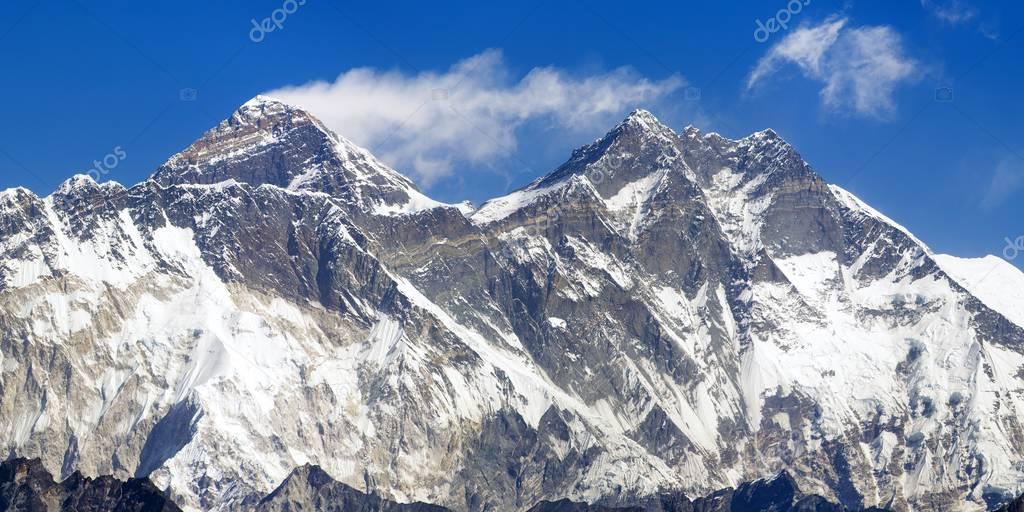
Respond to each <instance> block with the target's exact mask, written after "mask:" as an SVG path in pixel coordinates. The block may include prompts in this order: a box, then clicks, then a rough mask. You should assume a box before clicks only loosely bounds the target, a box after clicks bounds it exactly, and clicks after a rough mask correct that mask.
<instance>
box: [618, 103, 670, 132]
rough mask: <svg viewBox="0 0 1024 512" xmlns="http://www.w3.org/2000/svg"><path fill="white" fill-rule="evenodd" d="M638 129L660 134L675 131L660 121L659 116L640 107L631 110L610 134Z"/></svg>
mask: <svg viewBox="0 0 1024 512" xmlns="http://www.w3.org/2000/svg"><path fill="white" fill-rule="evenodd" d="M636 131H639V132H641V133H644V132H646V133H652V134H658V135H661V134H666V133H670V134H671V133H673V132H672V129H671V128H669V127H668V126H666V125H665V124H664V123H662V122H661V121H659V120H658V118H657V117H655V116H654V114H652V113H651V112H650V111H647V110H644V109H642V108H638V109H636V110H634V111H632V112H630V113H629V115H627V116H626V118H625V119H623V120H622V122H621V123H619V125H618V126H617V127H615V129H613V130H612V131H611V132H610V134H618V133H621V132H636Z"/></svg>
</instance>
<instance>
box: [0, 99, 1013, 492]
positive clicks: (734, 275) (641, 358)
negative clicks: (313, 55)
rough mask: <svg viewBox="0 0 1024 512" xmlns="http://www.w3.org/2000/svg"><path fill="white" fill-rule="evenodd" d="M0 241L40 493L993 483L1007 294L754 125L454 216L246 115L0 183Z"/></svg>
mask: <svg viewBox="0 0 1024 512" xmlns="http://www.w3.org/2000/svg"><path fill="white" fill-rule="evenodd" d="M0 251H2V255H3V257H2V259H0V325H2V329H0V336H2V338H0V356H2V359H0V391H2V393H0V432H2V436H0V443H2V446H0V448H2V449H3V450H4V453H6V454H9V455H10V456H12V457H15V456H17V457H29V458H38V459H39V460H40V464H41V468H43V469H45V470H46V471H47V472H49V473H50V474H52V475H53V479H54V480H57V481H61V482H63V481H66V479H67V478H69V477H71V476H73V475H76V474H79V473H80V474H81V475H87V476H90V477H97V476H100V475H110V476H112V477H114V478H116V479H118V480H119V481H122V482H134V480H129V479H131V478H137V479H142V478H148V481H151V482H152V485H153V486H155V488H156V489H159V490H160V491H161V492H165V493H166V496H167V497H169V498H170V499H171V500H172V501H173V502H174V503H175V504H177V506H180V507H181V508H182V509H185V510H211V509H219V510H249V509H251V508H253V507H256V506H267V507H270V506H277V505H273V504H274V503H288V505H287V507H291V508H289V510H295V509H297V508H296V507H300V505H301V506H304V507H307V508H306V509H310V508H309V507H312V509H316V507H317V505H313V504H312V503H314V501H315V500H321V501H319V502H317V503H321V504H326V503H328V502H331V503H336V502H338V501H337V500H345V499H348V498H346V496H357V495H358V496H372V497H374V499H376V500H378V501H376V502H373V503H377V504H378V505H379V506H380V507H383V506H384V505H383V504H385V503H387V504H390V505H388V506H394V507H399V504H413V503H416V502H420V503H430V504H434V505H435V506H440V507H445V508H446V509H449V510H455V511H483V510H500V511H505V510H510V511H511V510H528V509H530V508H531V507H548V508H540V509H538V510H588V508H586V506H585V505H582V504H584V503H590V504H594V506H595V507H598V506H603V507H648V509H650V508H649V507H654V506H662V504H660V503H661V502H660V501H658V500H660V499H661V497H665V496H678V497H680V500H679V503H683V500H682V497H683V496H687V497H691V498H695V497H700V496H708V495H711V494H712V493H715V492H718V491H719V490H720V489H737V491H735V492H734V493H733V494H730V495H729V496H730V497H729V498H728V499H726V498H720V499H719V501H717V502H716V503H721V502H723V500H725V501H728V502H729V503H733V505H729V506H730V507H732V508H729V509H716V508H708V507H711V505H710V504H709V503H710V502H703V503H705V505H700V506H703V507H704V508H699V507H698V506H697V505H693V506H694V507H697V508H694V509H693V510H761V509H757V508H753V509H751V508H742V505H741V504H742V503H745V502H743V501H742V499H741V500H739V501H737V498H736V496H742V495H743V492H742V489H744V488H745V487H744V486H743V484H742V483H743V482H754V481H758V480H761V482H762V484H763V483H764V482H777V481H780V480H778V479H779V478H780V477H779V476H778V475H782V473H780V472H781V471H785V473H784V475H785V477H784V478H783V480H781V481H782V482H786V483H787V486H786V487H787V488H792V489H793V492H792V496H790V497H791V498H792V499H791V500H789V501H788V502H786V503H788V504H787V505H786V506H787V507H790V508H776V509H772V510H831V509H828V508H807V507H810V506H811V505H807V506H806V507H805V506H804V505H799V503H804V502H806V500H817V501H814V503H817V504H816V505H813V506H814V507H826V506H834V507H845V509H849V510H858V509H862V508H866V507H872V506H875V507H881V508H886V509H892V510H899V511H907V510H916V511H946V510H982V509H986V508H995V507H997V506H1000V505H1001V504H1004V503H1006V502H1008V501H1009V500H1010V499H1012V497H1013V496H1015V495H1016V494H1017V493H1019V492H1020V491H1021V489H1022V483H1024V464H1022V462H1024V453H1022V452H1024V442H1022V441H1024V428H1022V420H1024V409H1022V408H1024V403H1022V390H1024V372H1022V368H1024V329H1022V327H1021V326H1024V305H1022V304H1021V302H1022V301H1021V300H1020V298H1019V290H1021V289H1024V275H1022V274H1021V273H1020V272H1019V271H1018V270H1017V269H1015V268H1014V267H1012V266H1010V265H1009V264H1007V263H1005V262H1002V260H999V259H996V258H985V259H961V258H955V257H951V256H944V255H938V254H935V253H933V252H932V251H931V250H930V249H929V248H928V247H927V246H926V245H925V244H924V243H922V242H921V241H920V240H918V239H917V238H915V237H914V236H913V235H912V234H910V233H909V232H908V231H907V230H906V229H904V228H902V227H900V226H899V225H898V224H896V223H895V222H893V221H892V220H890V219H888V218H886V217H885V216H883V215H882V214H881V213H879V212H877V211H875V210H874V209H872V208H871V207H869V206H867V205H866V204H865V203H863V202H862V201H860V200H859V199H857V198H856V197H854V196H853V195H852V194H850V193H849V192H847V191H845V190H843V189H842V188H840V187H838V186H835V185H830V184H828V183H826V182H825V181H824V180H823V179H822V178H821V177H820V176H819V175H818V174H817V173H815V172H814V170H813V169H811V167H810V166H809V165H808V164H807V163H806V162H805V161H804V160H803V159H802V158H801V157H800V155H799V154H798V153H797V152H796V150H795V149H794V148H793V147H792V146H790V145H789V144H787V143H786V142H785V141H784V140H782V139H781V138H780V137H779V135H778V134H776V133H774V132H772V131H771V130H767V131H763V132H758V133H755V134H753V135H750V136H748V137H745V138H742V139H738V140H732V139H727V138H725V137H722V136H720V135H718V134H715V133H702V132H700V131H698V130H696V129H694V128H692V127H691V128H686V129H684V130H682V131H680V132H675V131H673V130H671V129H669V128H668V127H666V126H664V125H662V124H661V123H660V122H658V120H657V119H655V118H654V116H653V115H651V114H650V113H648V112H645V111H636V112H634V113H632V114H630V115H629V117H627V118H626V119H625V120H624V121H623V122H622V123H621V124H620V125H618V126H616V127H615V128H613V129H612V130H611V131H610V132H608V134H607V135H605V136H604V137H603V138H601V139H599V140H597V141H595V142H594V143H593V144H590V145H588V146H585V147H583V148H580V149H578V150H576V151H574V152H573V154H572V156H571V158H570V159H569V161H567V162H566V163H565V164H564V165H562V166H560V167H559V168H557V169H555V170H554V171H553V172H551V173H550V174H548V175H546V176H543V177H539V178H538V179H537V180H536V181H535V182H533V183H531V184H530V185H528V186H527V187H525V188H523V189H521V190H518V191H515V192H513V193H511V194H509V195H507V196H504V197H500V198H496V199H493V200H491V201H488V202H486V203H484V204H483V205H481V206H480V207H479V208H478V209H476V208H473V206H472V205H469V204H455V205H452V204H444V203H441V202H438V201H434V200H432V199H430V198H428V197H427V196H426V195H424V194H423V193H421V192H420V191H418V190H417V189H416V187H415V186H414V185H413V184H412V182H411V181H409V180H408V179H407V178H405V177H403V176H402V175H401V174H399V173H398V172H396V171H394V170H392V169H390V168H389V167H387V166H386V165H384V164H382V163H381V162H379V161H378V160H377V159H376V158H374V156H373V155H371V154H370V153H369V152H367V151H366V150H364V149H361V148H359V147H357V146H356V145H354V144H352V143H351V142H349V141H347V140H345V139H344V138H342V137H340V136H338V135H336V134H334V133H332V132H330V131H329V130H328V129H326V128H325V127H324V125H323V124H322V123H320V122H319V121H317V120H316V119H315V118H314V117H313V116H311V115H310V114H309V113H307V112H305V111H303V110H301V109H298V108H295V107H292V106H289V105H286V104H283V103H281V102H278V101H275V100H272V99H269V98H265V97H257V98H255V99H253V100H252V101H250V102H248V103H246V104H245V105H243V106H242V107H241V108H239V109H238V111H236V112H235V113H234V114H232V115H231V117H230V118H229V119H227V120H225V121H223V122H222V123H220V124H219V125H218V126H217V127H215V128H214V129H212V130H210V131H209V132H207V133H206V134H204V135H203V136H202V138H200V139H199V140H197V141H196V142H195V143H194V144H192V145H191V146H190V147H188V148H187V149H185V150H184V151H182V152H181V153H179V154H177V155H175V156H173V157H172V158H171V159H170V160H168V161H167V163H166V164H164V165H162V166H161V167H160V168H159V169H157V170H156V171H155V173H154V174H153V175H152V177H151V178H150V179H149V180H147V181H145V182H143V183H140V184H138V185H135V186H132V187H130V188H126V187H123V186H121V185H118V184H116V183H112V182H107V183H103V184H98V183H95V182H93V181H92V180H90V179H89V178H87V177H81V176H79V177H75V178H72V179H70V180H68V181H67V182H65V183H64V184H63V185H61V186H60V187H59V188H58V189H57V190H56V191H55V192H53V193H52V194H51V195H49V196H46V197H39V196H37V195H35V194H33V193H32V192H30V191H28V190H25V189H12V190H7V191H4V192H2V193H0ZM314 467H315V468H316V469H315V470H314V469H312V468H314ZM76 472H77V473H76ZM295 475H299V476H301V477H302V479H303V483H302V485H297V486H292V485H290V484H288V482H294V477H295ZM139 481H142V480H139ZM282 482H285V484H284V485H282ZM316 482H319V483H316ZM60 485H63V483H62V484H60ZM749 485H753V484H748V486H749ZM764 485H767V484H764ZM279 486H280V488H279ZM762 486H763V485H762ZM769 487H771V486H770V485H769ZM275 489H276V491H275ZM797 489H799V492H797V491H796V490H797ZM55 492H56V491H55ZM60 492H64V491H60ZM352 493H357V494H352ZM275 496H276V497H275ZM353 499H354V498H353ZM360 499H362V498H360ZM268 500H269V501H268ZM275 500H277V501H275ZM560 500H569V501H560ZM730 500H731V501H730ZM801 500H804V501H801ZM783 501H785V500H783ZM544 502H546V503H544ZM698 502H699V500H698V501H694V502H691V501H688V500H687V501H685V503H688V504H693V503H698ZM341 503H344V501H341ZM807 503H810V502H807ZM829 503H831V504H835V505H828V504H829ZM281 506H282V507H283V506H284V505H281ZM323 506H327V505H323ZM374 506H376V505H374ZM410 506H412V505H410ZM416 506H420V507H427V506H426V505H416ZM666 506H667V505H666ZM680 506H682V505H680ZM688 506H689V505H688ZM559 507H561V508H559ZM793 507H796V508H793ZM801 507H803V508H801ZM283 509H284V508H281V510H283ZM663 509H664V510H690V509H685V508H683V509H678V508H677V509H666V508H663ZM271 510H278V509H273V508H271ZM356 510H358V509H356ZM395 510H416V509H403V508H395ZM421 510H430V509H429V508H425V509H424V508H421ZM591 510H600V508H591ZM652 510H659V509H652Z"/></svg>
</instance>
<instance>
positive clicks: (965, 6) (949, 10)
mask: <svg viewBox="0 0 1024 512" xmlns="http://www.w3.org/2000/svg"><path fill="white" fill-rule="evenodd" d="M921 7H924V8H925V10H927V11H928V12H929V13H931V14H932V16H935V17H936V18H937V19H939V20H940V21H942V22H943V23H946V24H947V25H950V26H964V25H969V26H975V27H976V28H977V30H978V32H980V33H981V35H983V36H985V37H987V38H989V39H992V40H996V39H999V22H998V18H992V17H991V16H989V17H987V18H988V19H982V16H981V11H979V10H978V9H977V8H976V7H974V5H972V4H971V3H970V2H968V0H921Z"/></svg>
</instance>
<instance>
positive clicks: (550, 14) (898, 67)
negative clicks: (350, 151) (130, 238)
mask: <svg viewBox="0 0 1024 512" xmlns="http://www.w3.org/2000/svg"><path fill="white" fill-rule="evenodd" d="M299 1H302V0H296V3H294V4H292V3H291V2H290V1H289V2H284V1H280V0H276V1H274V0H272V1H257V0H244V1H243V0H220V1H217V2H187V1H178V2H164V1H150V2H127V1H109V2H94V1H87V0H40V1H36V0H14V1H13V2H11V1H9V2H5V9H4V16H3V17H2V18H0V59H2V63H3V72H2V74H0V84H2V85H0V86H2V89H0V91H2V92H3V95H4V100H5V101H3V102H0V116H2V119H3V121H4V122H3V123H0V188H7V187H11V186H26V187H29V188H31V189H33V190H34V191H36V192H38V193H44V194H45V193H49V192H50V191H51V190H53V189H54V188H55V187H56V186H57V185H58V184H59V183H60V182H61V181H63V180H64V179H65V178H67V177H68V176H70V175H72V174H74V173H76V172H85V171H87V170H88V169H90V168H92V167H93V166H94V164H93V162H94V161H96V160H100V161H102V160H103V159H104V158H105V157H107V159H108V163H114V165H112V166H107V167H104V171H106V172H104V173H103V175H102V179H112V180H116V181H119V182H122V183H126V184H132V183H136V182H138V181H141V180H143V179H144V178H145V177H146V176H147V175H149V174H150V173H151V172H152V171H153V170H154V169H155V168H156V167H157V166H158V165H160V163H162V162H163V161H164V160H165V159H166V158H167V157H169V156H170V155H172V154H173V153H175V152H177V151H179V150H181V149H182V148H184V147H185V146H187V145H188V144H189V143H190V142H191V141H192V140H194V139H195V138H197V137H198V136H199V135H200V134H201V133H202V132H203V131H204V130H206V129H208V128H210V127H212V126H213V125H215V124H216V123H217V122H218V121H220V120H221V119H223V118H225V117H227V116H228V115H229V114H230V112H231V111H232V110H233V109H234V108H236V107H237V106H238V105H240V104H241V103H243V102H244V101H246V100H247V99H249V98H250V97H252V96H254V95H256V94H258V93H262V92H267V91H274V92H275V94H278V95H283V96H286V97H288V99H291V100H295V101H297V102H301V103H303V104H305V105H307V106H309V107H310V108H311V109H312V110H314V112H315V113H316V114H317V115H320V116H322V117H323V118H324V119H325V122H327V123H328V124H329V125H330V126H331V127H332V128H334V129H335V130H336V131H338V132H339V133H340V134H341V135H343V136H346V137H349V138H351V139H353V140H354V141H356V142H358V143H360V144H363V145H365V146H367V147H369V149H371V151H374V152H375V153H376V154H378V155H379V156H381V157H383V158H384V159H385V160H386V161H388V162H389V163H392V164H393V165H395V166H396V167H397V168H398V169H399V170H401V171H403V172H405V173H407V174H409V175H411V176H413V177H414V178H415V179H416V180H417V181H418V182H419V183H420V184H421V186H422V188H424V189H425V190H426V191H427V192H428V193H430V194H431V195H432V196H434V197H436V198H438V199H442V200H449V201H456V200H462V199H470V200H474V201H480V200H483V199H486V198H488V197H492V196H495V195H499V194H502V193H505V192H507V191H509V190H511V189H512V188H515V187H518V186H521V185H523V184H525V183H527V182H528V181H530V180H531V179H533V178H534V177H536V176H538V175H540V174H543V173H545V172H547V171H549V170H550V169H552V168H553V167H555V166H557V165H558V164H559V163H561V162H562V161H564V160H565V159H566V158H567V157H568V155H569V153H570V152H571V150H572V148H574V147H576V146H579V145H581V144H583V143H586V142H589V141H590V140H592V139H594V138H596V137H598V136H600V135H601V134H603V133H604V132H605V131H606V130H607V129H608V128H610V127H611V126H612V125H613V124H614V123H615V122H616V121H617V120H618V119H620V118H621V117H622V116H623V115H624V114H625V113H626V112H628V111H629V110H632V109H633V108H636V107H644V108H647V109H649V110H651V111H652V112H654V113H655V114H656V115H657V116H658V117H659V118H661V119H662V120H663V121H664V122H666V123H667V124H669V125H670V126H672V127H673V128H676V129H679V128H682V127H683V126H685V125H687V124H694V125H696V126H697V127H699V128H701V129H704V130H710V131H717V132H720V133H722V134H724V135H726V136H730V137H741V136H743V135H746V134H748V133H750V132H753V131H757V130H760V129H763V128H765V127H772V128H774V129H775V130H776V131H778V132H779V133H780V134H781V135H782V136H783V137H785V138H786V139H787V140H789V141H790V142H791V143H793V144H794V145H795V146H796V147H797V149H798V150H799V151H800V152H801V153H802V154H803V155H804V157H805V158H806V159H807V160H808V161H809V162H810V163H811V164H812V165H813V166H814V167H815V168H816V169H817V170H818V171H819V172H820V173H821V174H822V175H823V176H824V177H825V178H826V179H827V180H829V181H830V182H833V183H838V184H839V185H841V186H843V187H845V188H847V189H849V190H851V191H853V192H854V193H856V194H857V195H859V196H860V197H861V198H863V199H864V200H865V201H867V202H869V203H870V204H872V205H873V206H875V207H876V208H878V209H879V210H881V211H883V212H884V213H886V214H887V215H889V216H891V217H893V218H894V219H896V220H897V221H899V222H900V223H902V224H903V225H905V226H907V227H908V228H909V229H911V230H912V231H913V232H914V233H915V234H917V235H918V236H919V237H921V238H922V239H923V240H925V241H926V242H927V243H929V244H930V245H931V246H932V247H933V248H934V249H935V250H937V251H939V252H947V253H952V254H957V255H963V256H978V255H982V254H986V253H991V254H1001V253H1002V252H1003V249H1004V248H1005V247H1006V245H1007V243H1006V239H1010V240H1015V239H1017V238H1018V237H1021V236H1024V222H1022V221H1021V219H1022V218H1024V157H1022V155H1024V142H1022V134H1024V101H1022V97H1021V95H1022V91H1024V65H1022V64H1024V59H1022V57H1024V35H1022V34H1021V33H1020V31H1021V28H1022V27H1024V16H1022V14H1024V6H1021V5H1020V3H1019V2H1011V1H1009V0H1007V1H1003V2H983V1H980V0H958V1H954V0H901V1H897V2H893V1H886V2H882V1H874V2H868V1H856V0H853V1H846V2H835V1H825V0H809V1H808V0H798V1H796V0H795V1H794V2H786V1H782V0H779V1H770V0H759V1H734V2H711V1H705V2H680V1H674V2H604V1H588V2H583V1H568V2H558V3H551V2H515V3H500V4H498V3H489V2H488V3H481V2H468V1H466V2H463V1H452V2H445V3H444V4H443V5H441V6H438V5H432V3H428V2H388V3H370V2H358V3H350V2H328V1H326V0H305V1H304V2H302V3H303V5H299V4H298V2H299ZM285 10H291V11H294V12H291V13H286V12H285ZM267 18H272V19H276V20H277V21H279V22H280V23H279V25H280V28H278V27H276V26H275V27H274V30H273V31H270V32H262V33H260V31H256V32H254V31H253V30H254V29H253V27H254V25H253V23H254V21H253V20H255V22H256V23H257V24H259V23H260V22H262V20H264V19H267ZM780 22H782V23H780ZM783 24H784V25H785V27H783V26H782V25H783ZM264 26H270V25H264ZM759 27H766V30H764V31H761V32H755V31H756V30H757V29H758V28H759ZM768 28H771V29H773V30H768ZM253 38H256V39H259V41H258V42H254V41H253V40H252V39H253ZM940 88H941V89H943V91H938V92H937V89H940ZM946 88H948V89H949V91H948V92H946V91H945V89H946ZM183 90H184V91H183ZM193 90H194V94H193V93H192V92H191V91H193ZM950 93H951V96H952V98H950V97H949V96H950ZM937 96H938V97H937ZM111 155H114V156H111ZM1021 255H1022V256H1021V257H1019V258H1018V259H1016V260H1015V261H1014V263H1015V264H1017V265H1018V266H1020V265H1021V264H1022V263H1024V247H1022V251H1021Z"/></svg>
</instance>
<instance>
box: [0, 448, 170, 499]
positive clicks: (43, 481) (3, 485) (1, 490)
mask: <svg viewBox="0 0 1024 512" xmlns="http://www.w3.org/2000/svg"><path fill="white" fill-rule="evenodd" d="M0 510H4V511H11V512H55V511H61V512H110V511H117V512H180V510H181V509H180V508H178V507H177V506H176V505H174V504H173V503H171V501H170V500H169V499H168V498H167V497H166V496H165V495H164V493H163V492H161V491H160V490H159V489H157V488H156V486H154V485H153V483H152V482H150V481H149V479H148V478H132V479H129V480H128V481H126V482H124V481H120V480H117V479H115V478H113V477H109V476H102V477H99V478H95V479H93V478H87V477H83V476H82V474H81V473H78V472H74V473H72V474H71V476H69V477H67V478H66V479H64V481H62V482H59V483H58V482H55V481H54V479H53V476H52V475H51V474H50V473H49V472H48V471H46V469H45V468H43V464H42V462H41V461H40V460H39V459H31V460H29V459H21V458H16V459H10V460H8V461H7V462H4V463H3V464H0Z"/></svg>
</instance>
